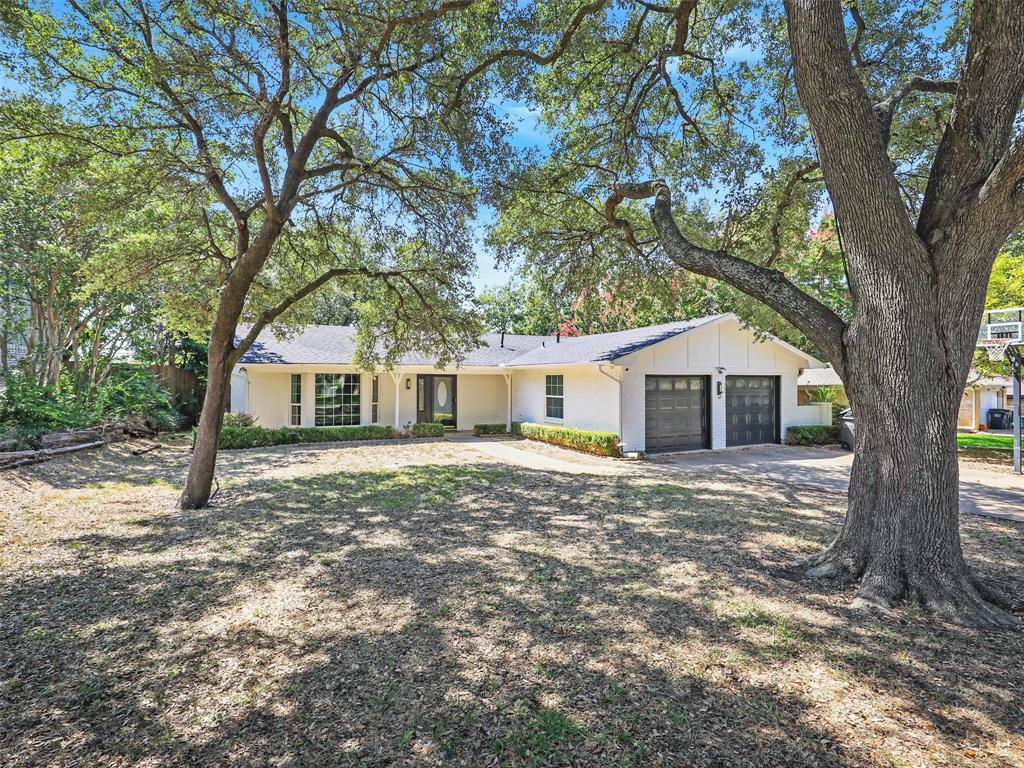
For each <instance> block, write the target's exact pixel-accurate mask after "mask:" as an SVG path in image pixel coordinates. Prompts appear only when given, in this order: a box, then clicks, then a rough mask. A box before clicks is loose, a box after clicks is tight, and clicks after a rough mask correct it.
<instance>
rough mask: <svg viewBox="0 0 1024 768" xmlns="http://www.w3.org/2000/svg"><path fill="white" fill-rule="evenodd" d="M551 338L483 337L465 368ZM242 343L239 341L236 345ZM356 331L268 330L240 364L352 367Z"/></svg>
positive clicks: (411, 361) (412, 358)
mask: <svg viewBox="0 0 1024 768" xmlns="http://www.w3.org/2000/svg"><path fill="white" fill-rule="evenodd" d="M246 332H247V328H246V327H244V326H241V327H239V334H241V335H244V334H245V333H246ZM550 338H551V337H548V336H521V335H518V334H513V333H506V334H505V340H504V342H505V343H504V346H502V340H501V334H498V333H487V334H484V336H483V337H482V339H481V340H482V341H483V346H481V347H477V348H476V349H471V350H469V351H467V352H466V354H465V358H464V359H463V361H462V365H464V366H467V365H468V366H475V365H487V366H492V365H502V364H503V363H507V362H509V361H511V360H512V359H513V358H514V357H515V356H516V355H519V354H522V353H523V352H525V351H527V350H529V349H532V348H533V347H535V346H540V345H541V343H542V342H544V341H547V340H548V339H550ZM240 340H241V339H240V338H238V339H236V343H238V341H240ZM355 351H356V330H355V328H353V327H352V326H348V325H307V326H304V327H303V328H302V329H300V330H299V331H298V332H297V333H295V334H294V335H290V336H288V337H286V338H284V339H280V340H278V339H277V338H275V337H274V334H273V333H272V332H271V331H270V330H269V329H266V330H264V331H263V332H262V333H260V335H259V336H258V337H257V339H256V341H255V342H254V343H253V345H252V346H251V347H249V349H248V350H246V352H245V354H244V355H242V357H241V359H240V360H239V361H238V362H239V364H240V365H245V364H248V365H255V364H260V363H276V364H291V365H296V364H304V365H310V364H317V363H322V364H329V365H349V364H351V363H352V359H353V357H354V356H355ZM400 362H401V364H402V365H433V364H434V362H435V360H434V358H432V357H428V356H426V355H423V354H419V353H411V354H408V355H405V356H403V357H402V359H401V361H400Z"/></svg>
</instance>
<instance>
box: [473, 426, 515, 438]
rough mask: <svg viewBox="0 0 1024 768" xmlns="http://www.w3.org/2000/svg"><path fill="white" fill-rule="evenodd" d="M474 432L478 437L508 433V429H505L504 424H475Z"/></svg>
mask: <svg viewBox="0 0 1024 768" xmlns="http://www.w3.org/2000/svg"><path fill="white" fill-rule="evenodd" d="M473 434H474V435H476V436H477V437H480V435H507V434H508V430H507V429H505V425H504V424H474V425H473Z"/></svg>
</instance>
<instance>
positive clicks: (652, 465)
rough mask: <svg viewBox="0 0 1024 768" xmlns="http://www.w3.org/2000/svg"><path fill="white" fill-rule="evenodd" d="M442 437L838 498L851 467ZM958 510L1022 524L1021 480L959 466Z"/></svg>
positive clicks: (785, 453)
mask: <svg viewBox="0 0 1024 768" xmlns="http://www.w3.org/2000/svg"><path fill="white" fill-rule="evenodd" d="M448 439H449V440H455V441H458V442H461V443H465V444H467V445H470V446H472V447H473V448H474V449H476V450H478V451H480V452H481V453H485V454H487V455H488V456H490V457H491V458H493V459H496V460H498V461H501V462H504V463H507V464H514V465H517V466H521V467H526V468H528V469H535V470H540V471H549V472H563V473H568V474H592V475H647V476H650V475H651V474H652V473H655V474H656V473H657V472H659V471H670V472H686V471H697V472H701V473H702V474H709V473H710V474H716V475H726V476H733V477H735V478H736V480H737V481H742V480H743V479H744V478H746V477H750V476H755V477H757V478H758V479H761V480H769V481H772V482H777V483H781V484H784V485H789V486H794V487H798V488H808V489H811V490H816V491H826V492H830V493H836V494H841V495H844V496H845V495H846V492H847V487H848V485H849V481H850V468H851V466H852V465H853V454H852V453H850V452H849V451H838V450H828V449H824V448H803V447H794V446H787V445H765V446H756V447H753V448H743V449H734V450H720V451H691V452H687V453H676V454H660V455H655V456H654V457H652V458H651V459H650V460H648V461H640V462H630V461H622V460H616V459H607V458H603V457H600V456H590V455H588V454H585V453H579V452H577V451H570V450H566V449H562V448H557V447H555V446H549V445H543V444H539V443H533V442H528V441H520V440H511V439H508V438H501V437H497V438H492V437H472V436H471V435H450V436H449V437H448ZM960 510H961V512H965V513H969V514H976V515H987V516H990V517H998V518H1002V519H1004V520H1013V521H1015V522H1024V478H1021V477H1020V476H1018V475H1014V474H1012V473H1010V472H1005V471H998V470H994V469H988V468H986V467H985V466H984V465H982V464H978V463H973V462H962V463H961V464H960Z"/></svg>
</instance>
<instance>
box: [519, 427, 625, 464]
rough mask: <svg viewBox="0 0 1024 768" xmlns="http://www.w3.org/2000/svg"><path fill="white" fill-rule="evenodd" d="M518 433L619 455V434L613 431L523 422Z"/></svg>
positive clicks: (600, 452) (598, 452) (589, 451)
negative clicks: (594, 430)
mask: <svg viewBox="0 0 1024 768" xmlns="http://www.w3.org/2000/svg"><path fill="white" fill-rule="evenodd" d="M519 429H520V433H521V434H522V435H523V436H524V437H528V438H530V439H531V440H540V441H542V442H545V443H551V444H552V445H561V446H563V447H565V448H573V449H575V450H577V451H585V452H587V453H595V454H597V455H598V456H619V455H620V450H619V436H618V435H616V434H615V433H614V432H591V431H589V430H586V429H573V428H571V427H549V426H546V425H544V424H531V423H530V422H524V423H522V424H521V425H520V427H519Z"/></svg>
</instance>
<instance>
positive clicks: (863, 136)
mask: <svg viewBox="0 0 1024 768" xmlns="http://www.w3.org/2000/svg"><path fill="white" fill-rule="evenodd" d="M785 6H786V16H787V22H788V27H789V41H790V48H791V50H792V55H793V67H794V70H795V74H796V85H797V92H798V94H799V97H800V103H801V104H802V105H803V107H804V110H805V111H806V113H807V117H808V120H809V121H810V124H811V129H812V131H813V134H814V141H815V145H816V146H817V150H818V161H819V162H820V163H821V170H822V175H823V176H824V179H825V183H826V185H827V187H828V190H829V194H830V196H831V198H832V202H833V204H834V205H835V211H836V216H837V218H838V219H839V220H840V221H841V222H842V223H843V227H844V229H846V230H847V231H850V232H855V233H858V234H864V235H866V236H868V235H869V236H868V237H866V238H860V237H857V238H853V242H877V240H878V238H879V237H884V238H885V239H886V241H887V242H889V243H891V244H892V247H893V249H894V250H895V251H896V252H897V253H898V254H899V258H902V259H910V260H914V263H915V265H917V266H920V267H922V268H924V267H926V266H927V254H926V253H925V252H924V249H923V248H921V247H920V243H919V241H918V239H917V236H916V234H915V233H914V229H913V226H912V225H911V223H910V219H909V216H908V214H907V208H906V204H905V203H904V201H903V196H902V194H901V192H900V187H899V184H897V182H896V176H895V174H894V173H893V168H892V162H891V160H890V159H889V153H888V148H887V146H886V142H885V141H884V139H883V136H882V132H881V131H880V130H879V128H878V120H877V118H876V117H875V111H874V105H873V103H872V100H871V98H870V97H869V96H868V93H867V91H866V90H865V89H864V85H863V84H862V83H861V80H860V77H859V76H858V74H857V72H856V70H855V69H854V67H853V64H852V62H851V60H850V50H849V46H848V44H847V39H846V29H845V26H844V24H843V8H842V5H841V4H840V2H839V0H785ZM848 256H849V258H850V261H851V263H854V262H862V263H863V264H864V265H865V266H870V265H871V264H872V263H873V260H874V259H876V258H877V254H876V253H873V252H871V251H869V250H863V249H861V250H855V249H851V250H850V252H849V253H848Z"/></svg>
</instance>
